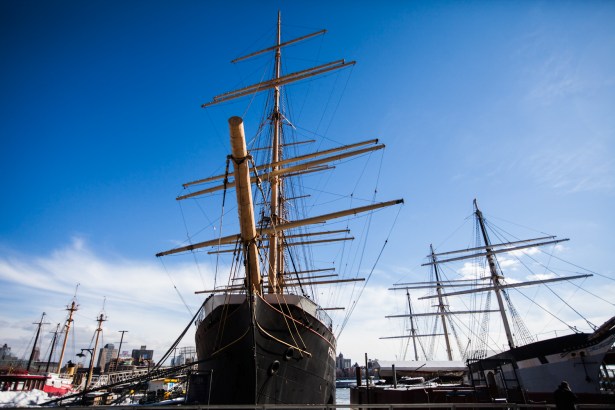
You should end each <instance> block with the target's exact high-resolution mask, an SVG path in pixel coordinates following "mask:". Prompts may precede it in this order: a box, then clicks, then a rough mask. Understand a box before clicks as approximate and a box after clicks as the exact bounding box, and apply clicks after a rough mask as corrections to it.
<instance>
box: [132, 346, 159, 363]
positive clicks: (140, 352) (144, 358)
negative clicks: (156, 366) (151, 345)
mask: <svg viewBox="0 0 615 410" xmlns="http://www.w3.org/2000/svg"><path fill="white" fill-rule="evenodd" d="M153 359H154V351H153V350H147V346H145V345H143V346H141V348H140V349H133V350H132V360H133V363H134V364H136V365H143V364H147V363H148V362H152V361H153Z"/></svg>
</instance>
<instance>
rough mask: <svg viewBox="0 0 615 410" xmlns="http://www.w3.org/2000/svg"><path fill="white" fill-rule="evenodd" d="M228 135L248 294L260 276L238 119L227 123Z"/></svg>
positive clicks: (258, 283) (257, 287)
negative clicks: (229, 137)
mask: <svg viewBox="0 0 615 410" xmlns="http://www.w3.org/2000/svg"><path fill="white" fill-rule="evenodd" d="M228 123H229V129H230V134H231V148H232V150H233V155H232V160H233V167H234V173H235V192H236V195H237V207H238V213H239V225H240V231H241V242H242V244H243V248H244V249H243V250H244V255H245V256H246V277H247V279H248V289H249V291H250V292H254V293H260V286H261V277H260V271H259V264H258V249H257V247H256V225H255V223H254V208H253V205H252V188H251V185H250V167H249V165H248V160H249V159H250V157H249V156H248V150H247V148H246V137H245V133H244V129H243V120H242V119H241V118H240V117H231V118H230V119H229V120H228Z"/></svg>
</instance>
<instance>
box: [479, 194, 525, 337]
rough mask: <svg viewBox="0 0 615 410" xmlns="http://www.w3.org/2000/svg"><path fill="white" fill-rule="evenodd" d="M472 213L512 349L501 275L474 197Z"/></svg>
mask: <svg viewBox="0 0 615 410" xmlns="http://www.w3.org/2000/svg"><path fill="white" fill-rule="evenodd" d="M474 215H475V216H476V220H477V221H478V224H479V226H480V230H481V234H482V236H483V241H484V242H485V252H486V256H487V263H488V264H489V270H490V272H491V283H493V291H494V292H495V296H496V298H497V301H498V306H499V309H500V315H501V316H502V323H503V324H504V331H505V332H506V339H507V340H508V346H509V347H510V348H511V349H513V348H514V347H515V341H514V340H513V335H512V332H511V330H510V324H509V323H508V316H506V311H505V309H504V301H503V300H502V289H500V286H501V284H500V278H501V277H502V276H501V275H498V271H497V267H496V260H495V254H494V253H493V250H492V249H491V243H490V241H489V235H487V228H486V227H485V220H484V218H483V213H482V212H481V211H480V209H478V204H477V203H476V199H474Z"/></svg>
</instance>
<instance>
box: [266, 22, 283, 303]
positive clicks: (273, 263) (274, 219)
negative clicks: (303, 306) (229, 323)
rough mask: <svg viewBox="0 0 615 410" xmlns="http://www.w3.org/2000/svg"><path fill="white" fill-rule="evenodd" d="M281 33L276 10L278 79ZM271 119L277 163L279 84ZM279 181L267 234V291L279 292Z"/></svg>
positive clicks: (276, 76) (273, 157)
mask: <svg viewBox="0 0 615 410" xmlns="http://www.w3.org/2000/svg"><path fill="white" fill-rule="evenodd" d="M281 40H282V33H281V12H280V11H278V29H277V44H276V45H277V47H276V49H275V73H274V79H275V80H278V79H279V78H280V69H281V66H280V61H281V54H282V52H281V47H280V44H281V43H282V41H281ZM271 121H272V127H273V141H272V143H271V162H272V163H274V164H275V163H277V162H278V161H279V160H280V135H281V127H282V124H281V121H280V86H278V85H276V86H275V87H274V89H273V113H272V114H271ZM278 169H279V167H278V166H277V165H275V166H274V167H273V168H272V171H273V172H276V171H277V170H278ZM280 182H281V179H280V178H279V177H278V176H277V175H274V176H273V178H271V179H270V181H269V183H270V187H271V198H270V199H269V200H270V205H269V208H270V213H269V215H270V218H271V226H272V228H273V229H274V231H273V232H272V233H271V235H270V236H269V273H268V277H269V287H268V292H269V293H279V292H280V288H279V285H278V279H279V278H278V273H279V272H282V270H280V269H279V267H280V264H281V263H282V262H281V259H283V258H282V252H283V251H282V249H281V247H278V232H277V231H276V230H275V227H276V226H277V225H278V222H279V220H280V211H281V207H280V204H279V196H280V188H281V186H280Z"/></svg>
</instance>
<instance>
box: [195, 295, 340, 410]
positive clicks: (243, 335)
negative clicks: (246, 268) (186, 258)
mask: <svg viewBox="0 0 615 410" xmlns="http://www.w3.org/2000/svg"><path fill="white" fill-rule="evenodd" d="M282 301H283V302H284V303H281V302H282ZM320 313H322V311H320V310H318V307H317V306H316V305H315V304H314V303H313V302H312V301H310V300H309V299H307V298H304V297H301V296H296V295H266V296H265V297H264V298H263V297H261V296H258V295H255V296H254V297H253V299H252V300H250V298H248V297H246V295H226V296H213V297H210V298H209V299H208V300H207V301H206V303H205V308H204V314H203V316H202V318H201V320H199V321H198V322H197V330H196V336H195V339H196V349H197V356H198V360H199V367H198V372H197V374H194V375H192V377H191V380H190V384H189V387H188V401H189V402H191V403H200V404H333V403H335V343H336V342H335V337H334V336H333V333H332V331H331V328H330V326H329V325H327V324H325V323H324V322H323V321H322V320H320V319H319V318H318V316H319V314H320Z"/></svg>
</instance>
